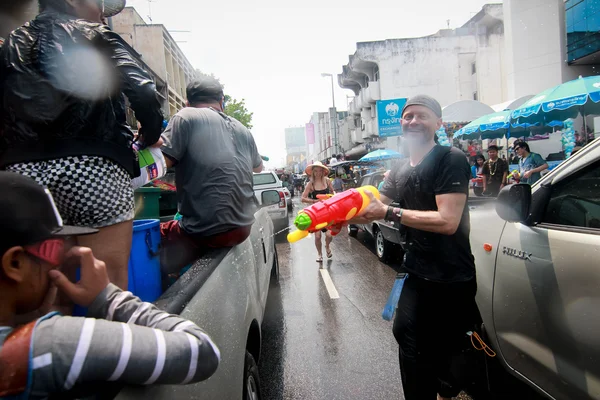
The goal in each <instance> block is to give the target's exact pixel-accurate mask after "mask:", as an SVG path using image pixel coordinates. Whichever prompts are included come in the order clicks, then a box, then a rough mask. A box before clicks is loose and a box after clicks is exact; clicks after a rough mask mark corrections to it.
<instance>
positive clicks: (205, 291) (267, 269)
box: [56, 209, 279, 400]
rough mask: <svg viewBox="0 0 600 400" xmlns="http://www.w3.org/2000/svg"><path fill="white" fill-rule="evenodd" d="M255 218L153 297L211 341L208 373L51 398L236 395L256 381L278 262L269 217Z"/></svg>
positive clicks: (103, 386)
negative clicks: (239, 236) (214, 364)
mask: <svg viewBox="0 0 600 400" xmlns="http://www.w3.org/2000/svg"><path fill="white" fill-rule="evenodd" d="M255 219H256V221H255V223H254V225H253V226H252V231H251V234H250V236H249V237H248V239H246V240H245V241H244V242H243V243H241V244H239V245H237V246H235V247H233V248H227V249H215V250H213V251H211V252H209V253H207V254H204V255H203V256H202V257H201V258H200V259H198V260H197V261H196V262H195V263H194V264H193V265H192V266H191V267H190V269H188V270H187V271H186V272H185V273H184V274H183V275H182V276H181V277H180V278H179V279H178V280H177V281H176V282H175V283H174V284H173V285H172V286H171V287H170V288H168V289H167V290H166V291H165V293H164V294H163V295H162V296H161V297H160V298H159V299H158V300H157V301H156V302H155V304H156V305H157V306H158V307H159V308H161V309H163V310H166V311H168V312H170V313H173V314H179V315H181V316H182V317H184V318H187V319H189V320H192V321H194V322H195V323H196V324H198V326H200V327H201V328H202V329H204V330H205V331H206V332H207V333H208V334H209V335H210V336H211V338H212V339H213V340H214V341H215V343H216V344H217V346H218V347H219V350H220V352H221V363H220V364H219V368H218V369H217V372H215V374H214V375H213V376H212V377H211V378H209V379H207V380H206V381H203V382H200V383H197V384H192V385H185V386H179V385H164V386H158V385H153V386H143V387H133V386H126V385H123V384H107V383H102V384H99V385H97V386H96V387H93V386H89V385H88V386H87V387H86V388H84V389H85V390H86V392H85V394H82V393H76V392H74V391H73V392H70V393H69V394H68V395H65V394H64V393H63V394H61V395H60V396H58V397H56V398H57V399H65V398H67V399H68V398H73V399H75V398H82V397H83V398H85V395H89V393H90V392H92V393H96V396H95V397H93V398H94V399H113V398H117V399H158V400H160V399H166V400H167V399H168V400H172V399H234V400H242V399H243V398H245V396H248V394H247V393H245V391H246V390H247V388H248V387H249V386H248V385H247V380H248V379H250V378H251V379H253V380H254V381H255V382H258V381H259V377H258V368H257V367H256V364H257V363H258V361H259V357H260V352H261V324H262V320H263V316H264V308H265V305H266V300H267V295H268V290H269V284H270V280H271V279H277V277H278V265H279V264H278V259H277V252H276V250H275V239H274V237H273V233H274V231H273V223H272V222H271V218H270V217H269V216H268V214H267V212H266V210H264V209H260V210H259V211H257V212H256V214H255ZM249 377H250V378H249ZM250 396H253V394H251V395H250ZM250 398H252V397H250Z"/></svg>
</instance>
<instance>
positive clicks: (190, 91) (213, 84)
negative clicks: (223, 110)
mask: <svg viewBox="0 0 600 400" xmlns="http://www.w3.org/2000/svg"><path fill="white" fill-rule="evenodd" d="M186 95H187V99H188V101H189V102H190V103H201V102H203V101H215V100H217V101H220V100H221V98H222V97H223V85H221V83H220V82H219V81H218V80H217V79H215V78H213V77H212V76H207V75H203V76H199V77H198V78H196V79H194V80H193V81H192V82H190V83H189V84H188V86H187V88H186Z"/></svg>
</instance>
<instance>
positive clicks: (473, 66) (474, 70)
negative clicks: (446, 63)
mask: <svg viewBox="0 0 600 400" xmlns="http://www.w3.org/2000/svg"><path fill="white" fill-rule="evenodd" d="M476 73H477V66H476V64H475V63H472V64H471V74H472V75H475V74H476ZM475 100H477V99H475Z"/></svg>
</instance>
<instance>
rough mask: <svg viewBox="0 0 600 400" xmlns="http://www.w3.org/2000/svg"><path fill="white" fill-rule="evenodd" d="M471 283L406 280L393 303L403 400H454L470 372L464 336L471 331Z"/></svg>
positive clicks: (473, 286) (473, 316)
mask: <svg viewBox="0 0 600 400" xmlns="http://www.w3.org/2000/svg"><path fill="white" fill-rule="evenodd" d="M476 292H477V281H476V280H475V279H472V280H470V281H467V282H459V283H437V282H432V281H428V280H425V279H421V278H419V277H416V276H415V275H409V277H408V278H407V279H406V281H405V283H404V288H403V290H402V294H401V296H400V300H399V301H398V309H397V310H396V318H395V319H394V327H393V332H394V337H395V338H396V341H397V342H398V345H399V347H400V373H401V376H402V386H403V388H404V398H405V399H406V400H435V399H436V395H437V394H439V395H440V396H442V397H455V396H457V395H458V394H459V393H460V391H461V390H462V389H464V387H465V385H466V383H467V381H468V380H469V379H470V378H469V375H470V373H471V372H472V371H470V368H475V366H469V365H467V364H468V356H467V355H468V354H471V351H470V350H469V349H470V348H471V342H470V338H469V336H468V335H467V332H468V331H472V330H473V329H474V328H475V326H476V321H477V317H476V315H477V314H476V310H477V306H476V304H475V293H476Z"/></svg>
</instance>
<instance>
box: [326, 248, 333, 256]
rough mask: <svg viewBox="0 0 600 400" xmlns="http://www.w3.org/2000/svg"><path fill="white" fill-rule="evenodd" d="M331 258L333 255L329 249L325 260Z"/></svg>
mask: <svg viewBox="0 0 600 400" xmlns="http://www.w3.org/2000/svg"><path fill="white" fill-rule="evenodd" d="M331 257H333V253H332V252H331V249H328V250H327V258H331Z"/></svg>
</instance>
